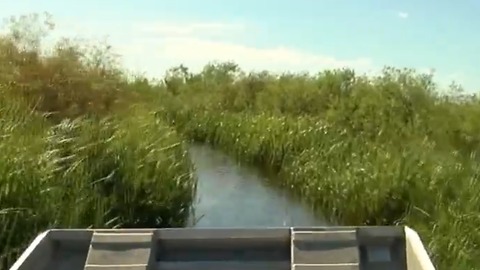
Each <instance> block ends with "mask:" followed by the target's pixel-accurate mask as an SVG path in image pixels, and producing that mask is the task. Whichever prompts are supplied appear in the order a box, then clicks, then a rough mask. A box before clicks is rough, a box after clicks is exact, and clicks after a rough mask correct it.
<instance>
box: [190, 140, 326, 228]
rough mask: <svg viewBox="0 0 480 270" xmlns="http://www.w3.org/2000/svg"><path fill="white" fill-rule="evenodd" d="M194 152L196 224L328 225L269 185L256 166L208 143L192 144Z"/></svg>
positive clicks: (217, 225)
mask: <svg viewBox="0 0 480 270" xmlns="http://www.w3.org/2000/svg"><path fill="white" fill-rule="evenodd" d="M190 154H191V158H192V159H193V162H194V163H195V166H196V170H197V176H198V190H197V196H198V197H197V202H196V207H195V217H192V218H191V220H193V219H196V220H197V222H196V224H195V225H194V226H195V227H279V226H324V225H326V222H325V221H324V220H323V219H322V218H320V217H315V216H314V214H313V212H312V211H311V210H310V209H309V208H308V207H307V206H306V205H304V204H302V203H301V202H299V201H298V200H296V199H294V198H292V197H291V196H288V194H287V193H286V192H285V191H282V190H281V189H278V188H274V187H272V186H269V185H268V184H267V181H266V179H265V178H264V177H263V176H262V175H261V174H260V173H259V171H257V170H255V169H254V168H250V167H245V166H240V165H238V164H237V163H236V162H235V160H233V159H232V158H230V157H228V156H227V155H225V154H223V153H222V152H220V151H217V150H214V149H212V148H211V147H210V146H207V145H198V144H194V145H192V146H191V148H190ZM192 223H193V222H192Z"/></svg>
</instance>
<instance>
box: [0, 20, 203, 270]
mask: <svg viewBox="0 0 480 270" xmlns="http://www.w3.org/2000/svg"><path fill="white" fill-rule="evenodd" d="M29 18H30V19H31V18H33V19H35V18H36V17H35V16H33V17H24V18H23V20H27V21H28V20H29ZM34 21H35V20H34ZM22 23H25V21H22V20H20V21H18V22H17V24H15V26H22ZM29 25H30V26H32V25H31V24H27V26H29ZM33 26H35V27H36V26H38V25H33ZM33 26H32V27H24V28H25V29H27V30H28V29H35V27H33ZM15 29H18V27H17V28H15ZM25 29H24V30H25ZM13 33H14V34H15V35H11V36H9V35H5V36H1V37H0V69H1V71H2V72H1V74H0V153H1V154H0V243H1V245H0V269H8V267H9V266H10V265H11V264H12V263H13V262H14V261H15V260H16V258H17V257H18V255H19V254H20V253H21V252H22V251H23V250H24V249H25V248H26V246H27V245H28V244H29V242H30V241H31V240H32V239H33V238H34V237H35V236H36V235H37V234H39V233H40V232H42V231H44V230H46V229H50V228H92V227H93V228H117V227H122V228H132V227H135V228H138V227H140V228H143V227H179V226H185V225H186V222H187V219H188V216H189V213H190V210H191V205H192V201H193V198H194V196H195V190H196V178H195V177H194V175H193V166H192V164H191V163H190V160H189V158H188V155H187V148H186V146H185V144H184V143H183V141H182V140H181V139H180V138H179V136H178V135H177V133H176V132H175V131H174V130H173V129H172V128H171V127H170V126H168V125H166V124H165V123H164V122H163V121H161V120H160V119H158V118H157V117H156V116H155V114H153V110H151V108H152V105H151V103H149V102H146V100H147V99H151V96H153V93H152V91H151V89H150V88H148V87H147V88H148V89H143V92H142V91H140V90H142V89H137V86H136V85H135V84H134V83H131V82H129V81H127V80H126V79H125V78H124V75H122V74H121V72H120V71H119V70H118V67H117V66H115V65H113V64H112V63H110V62H109V54H108V53H106V54H105V53H104V54H102V51H100V53H97V54H96V57H100V58H99V59H96V60H98V61H96V62H95V63H93V64H91V63H90V62H89V60H90V58H89V57H90V55H89V54H88V52H86V51H85V50H83V49H81V48H78V47H76V45H75V44H73V43H72V44H69V43H68V42H67V43H61V44H59V45H58V46H57V48H56V50H55V51H54V52H53V53H52V54H49V55H43V52H41V51H40V49H39V48H38V47H37V46H24V45H25V42H26V41H28V43H27V45H32V44H34V45H35V44H37V40H36V39H34V40H33V41H32V39H30V38H31V37H32V36H31V35H27V36H22V35H24V34H25V33H23V32H15V31H14V32H13ZM96 52H98V51H96ZM102 57H103V58H102ZM136 90H139V91H136Z"/></svg>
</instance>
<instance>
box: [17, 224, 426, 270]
mask: <svg viewBox="0 0 480 270" xmlns="http://www.w3.org/2000/svg"><path fill="white" fill-rule="evenodd" d="M10 269H11V270H47V269H48V270H113V269H120V270H157V269H158V270H190V269H191V270H194V269H195V270H207V269H208V270H217V269H218V270H220V269H222V270H223V269H228V270H243V269H248V270H260V269H261V270H268V269H271V270H289V269H295V270H380V269H390V270H434V269H435V268H434V266H433V264H432V263H431V261H430V259H429V257H428V255H427V253H426V251H425V249H424V247H423V245H422V243H421V241H420V238H419V237H418V234H417V233H416V232H414V231H413V230H411V229H410V228H408V227H393V226H392V227H388V226H386V227H314V228H296V227H293V228H260V229H238V228H232V229H223V228H222V229H220V228H218V229H199V228H198V229H197V228H178V229H125V230H50V231H47V232H45V233H43V234H41V235H39V236H38V237H37V238H36V239H35V240H34V241H33V242H32V244H31V245H30V246H29V248H28V249H27V250H26V251H25V252H24V253H23V254H22V256H21V257H20V258H19V259H18V261H17V262H16V263H15V264H14V265H13V266H12V268H10Z"/></svg>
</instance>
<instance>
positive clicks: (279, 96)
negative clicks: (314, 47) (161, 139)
mask: <svg viewBox="0 0 480 270" xmlns="http://www.w3.org/2000/svg"><path fill="white" fill-rule="evenodd" d="M212 74H213V75H212ZM176 76H177V77H173V78H168V80H169V82H170V83H167V84H166V85H165V88H166V92H167V93H170V99H169V102H168V103H166V104H165V105H164V106H163V108H162V110H163V111H164V112H166V114H164V115H165V116H166V118H167V119H169V121H171V123H172V124H174V125H176V127H177V128H178V130H180V131H181V132H182V133H183V134H184V135H186V136H187V137H189V138H191V139H194V140H198V141H204V142H209V143H211V144H213V145H216V146H219V147H221V148H223V149H225V150H226V151H228V152H230V153H232V154H233V155H236V156H237V157H238V158H239V159H240V160H243V161H247V162H252V163H255V164H257V165H259V166H263V167H266V168H268V169H269V170H272V169H273V170H274V171H276V172H277V173H278V177H277V179H279V180H280V181H279V184H281V185H283V186H285V187H286V188H289V189H292V190H293V192H296V193H298V194H299V195H300V196H301V197H302V198H304V199H305V200H306V201H308V202H310V203H311V204H312V206H314V207H315V208H317V209H319V210H321V211H323V212H324V213H325V214H326V215H329V216H330V217H331V218H332V220H334V221H337V222H339V223H341V224H348V225H392V224H406V225H409V226H412V227H413V228H414V229H416V230H417V231H419V233H420V235H421V237H422V239H423V240H424V242H425V244H426V246H427V248H428V250H429V252H430V254H431V256H432V258H433V260H434V262H435V264H436V265H437V266H438V267H439V269H478V268H479V266H480V260H479V259H478V258H479V255H480V253H479V249H478V243H480V233H478V232H477V231H478V230H476V229H475V228H476V227H478V225H480V219H479V217H480V208H479V205H480V195H479V194H480V183H479V181H478V177H479V173H480V167H479V165H478V156H477V155H478V149H479V139H480V135H479V134H480V133H477V131H478V130H479V128H480V122H479V121H478V119H480V118H478V117H479V116H480V114H479V112H480V111H479V109H480V106H479V105H480V103H479V100H478V99H477V98H476V97H475V96H471V97H469V96H453V95H447V96H446V95H441V94H440V93H439V89H438V88H436V85H435V84H434V82H433V81H432V78H431V77H428V76H425V75H422V74H417V73H415V72H413V71H411V70H395V69H386V70H385V72H384V74H382V75H381V76H379V77H375V78H371V77H370V78H368V77H364V76H355V75H354V74H353V72H351V71H348V70H337V71H326V72H324V73H320V74H318V75H314V76H307V75H295V74H287V75H281V76H275V75H273V74H269V73H265V72H264V73H260V74H244V73H242V72H239V71H238V70H236V69H235V68H233V69H232V66H229V65H227V66H225V65H217V66H215V65H212V66H207V67H206V68H205V70H204V71H203V72H201V73H198V74H191V73H187V74H177V75H176ZM175 80H176V82H177V84H175V87H176V88H175V91H172V89H171V88H172V87H173V86H172V83H171V81H175ZM178 82H181V83H178Z"/></svg>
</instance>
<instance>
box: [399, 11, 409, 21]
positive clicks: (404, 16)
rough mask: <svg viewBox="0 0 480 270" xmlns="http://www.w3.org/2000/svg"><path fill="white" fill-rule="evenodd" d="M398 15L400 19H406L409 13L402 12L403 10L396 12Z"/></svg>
mask: <svg viewBox="0 0 480 270" xmlns="http://www.w3.org/2000/svg"><path fill="white" fill-rule="evenodd" d="M397 15H398V17H400V18H401V19H407V18H408V16H409V14H408V13H407V12H403V11H400V12H398V13H397Z"/></svg>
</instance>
